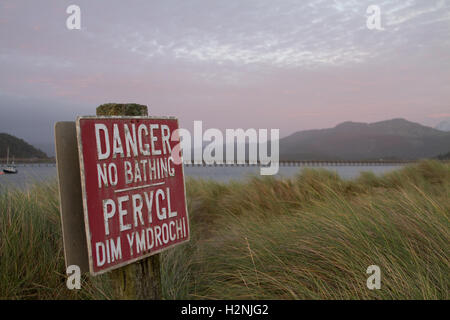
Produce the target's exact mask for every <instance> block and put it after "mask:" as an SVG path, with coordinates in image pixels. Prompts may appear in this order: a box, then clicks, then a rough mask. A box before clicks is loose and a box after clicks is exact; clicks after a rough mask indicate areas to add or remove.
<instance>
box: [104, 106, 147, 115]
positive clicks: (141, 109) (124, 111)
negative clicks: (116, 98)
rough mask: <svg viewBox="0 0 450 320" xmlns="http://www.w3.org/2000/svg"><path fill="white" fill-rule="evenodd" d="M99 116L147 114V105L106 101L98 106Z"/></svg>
mask: <svg viewBox="0 0 450 320" xmlns="http://www.w3.org/2000/svg"><path fill="white" fill-rule="evenodd" d="M96 113H97V115H98V116H146V115H148V108H147V106H146V105H143V104H137V103H105V104H102V105H100V106H98V107H97V110H96Z"/></svg>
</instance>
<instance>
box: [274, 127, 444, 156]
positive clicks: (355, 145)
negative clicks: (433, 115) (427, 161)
mask: <svg viewBox="0 0 450 320" xmlns="http://www.w3.org/2000/svg"><path fill="white" fill-rule="evenodd" d="M449 150H450V132H443V131H440V130H437V129H433V128H430V127H426V126H423V125H421V124H418V123H414V122H410V121H407V120H405V119H392V120H387V121H381V122H375V123H358V122H344V123H341V124H339V125H337V126H336V127H334V128H330V129H320V130H307V131H299V132H296V133H294V134H292V135H290V136H288V137H285V138H283V139H280V159H281V160H313V159H316V160H317V159H321V160H328V159H330V160H331V159H333V160H338V159H340V160H363V159H372V160H373V159H420V158H432V157H436V156H437V155H439V154H445V153H447V152H448V151H449Z"/></svg>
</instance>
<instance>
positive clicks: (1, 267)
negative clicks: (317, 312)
mask: <svg viewBox="0 0 450 320" xmlns="http://www.w3.org/2000/svg"><path fill="white" fill-rule="evenodd" d="M186 190H187V196H188V210H189V215H190V220H191V241H190V242H189V243H187V244H183V245H180V246H178V247H176V248H175V249H172V250H169V251H166V252H165V253H163V254H162V281H163V290H164V297H165V298H166V299H448V298H449V289H450V288H449V286H450V276H449V275H450V265H449V255H448V252H449V243H450V234H449V227H450V224H449V213H450V200H449V199H450V197H449V196H450V165H448V164H444V163H441V162H436V161H424V162H421V163H418V164H416V165H411V166H407V167H405V168H403V169H401V170H397V171H393V172H391V173H389V174H386V175H384V176H382V177H377V176H375V175H374V174H371V173H363V174H361V175H360V176H359V177H358V178H357V179H355V180H352V181H346V180H342V179H340V178H339V177H338V176H337V175H336V174H334V173H332V172H329V171H325V170H311V169H307V170H302V171H301V172H299V174H298V175H297V176H296V177H294V178H291V179H283V180H281V179H276V178H271V177H251V178H249V179H247V180H245V181H243V182H230V183H226V184H224V183H218V182H213V181H204V180H194V179H188V180H187V186H186ZM57 199H58V196H57V190H56V183H50V184H41V185H39V186H35V187H34V188H32V189H30V190H28V191H13V190H12V191H6V192H5V191H3V192H2V193H0V298H3V299H107V298H109V297H110V296H111V295H110V290H109V285H108V277H107V276H101V277H96V278H90V277H85V278H84V279H83V284H82V290H80V291H71V290H68V289H67V288H66V285H65V270H64V258H63V251H62V239H61V227H60V221H59V204H58V200H57ZM370 265H377V266H379V267H380V269H381V289H380V290H369V289H368V288H367V286H366V280H367V277H368V276H369V275H368V274H366V269H367V267H368V266H370Z"/></svg>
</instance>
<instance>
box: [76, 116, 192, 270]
mask: <svg viewBox="0 0 450 320" xmlns="http://www.w3.org/2000/svg"><path fill="white" fill-rule="evenodd" d="M176 129H178V120H177V119H173V118H149V117H116V118H115V117H79V118H78V119H77V135H78V147H79V153H80V167H81V184H82V189H83V207H84V217H85V226H86V233H87V242H88V251H89V264H90V270H91V273H92V274H99V273H103V272H105V271H108V270H111V269H114V268H117V267H120V266H123V265H126V264H129V263H131V262H134V261H137V260H140V259H142V258H144V257H147V256H149V255H152V254H155V253H158V252H160V251H162V250H164V249H167V248H169V247H172V246H174V245H176V244H180V243H182V242H185V241H188V240H189V222H188V214H187V209H186V194H185V186H184V174H183V166H182V164H181V163H180V162H177V161H175V162H174V160H173V158H172V155H171V153H172V150H173V149H174V148H175V146H176V145H177V144H179V138H178V137H177V136H176V135H174V134H173V133H174V132H175V133H176V131H175V130H176ZM172 135H173V137H172ZM177 140H178V141H177ZM177 163H178V164H177Z"/></svg>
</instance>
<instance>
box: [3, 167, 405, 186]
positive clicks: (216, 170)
mask: <svg viewBox="0 0 450 320" xmlns="http://www.w3.org/2000/svg"><path fill="white" fill-rule="evenodd" d="M401 167H403V166H402V165H383V166H313V167H308V166H302V167H297V166H286V167H284V166H281V167H280V169H279V172H278V174H277V177H292V176H294V175H296V174H298V173H299V172H300V171H301V170H303V169H304V168H314V169H327V170H330V171H334V172H336V173H337V174H338V175H339V176H340V177H341V178H343V179H353V178H356V177H357V176H358V175H359V174H360V173H361V172H363V171H369V172H373V173H374V174H376V175H381V174H384V173H387V172H389V171H392V170H396V169H399V168H401ZM17 169H18V171H19V173H18V174H3V175H0V191H1V190H2V189H3V190H4V189H5V188H6V187H7V188H18V189H26V188H27V187H29V186H31V185H33V184H35V183H39V182H43V181H51V180H55V179H56V167H45V166H41V167H21V166H19V167H18V168H17ZM184 174H185V176H186V177H193V178H201V179H210V180H215V181H220V182H228V181H230V180H244V179H246V178H248V177H249V176H252V175H259V174H260V169H259V167H239V166H233V167H213V166H205V167H192V166H189V167H185V168H184Z"/></svg>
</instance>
